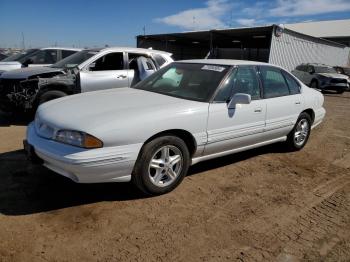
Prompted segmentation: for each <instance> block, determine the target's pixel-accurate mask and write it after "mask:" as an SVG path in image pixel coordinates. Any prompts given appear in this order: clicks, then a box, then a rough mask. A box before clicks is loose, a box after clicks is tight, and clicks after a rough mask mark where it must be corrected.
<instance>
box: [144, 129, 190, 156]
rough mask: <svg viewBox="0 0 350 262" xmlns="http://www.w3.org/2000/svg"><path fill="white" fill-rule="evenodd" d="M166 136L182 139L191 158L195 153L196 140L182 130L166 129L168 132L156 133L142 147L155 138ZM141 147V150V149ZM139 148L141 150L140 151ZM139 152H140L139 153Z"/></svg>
mask: <svg viewBox="0 0 350 262" xmlns="http://www.w3.org/2000/svg"><path fill="white" fill-rule="evenodd" d="M167 135H172V136H176V137H178V138H180V139H182V140H183V141H184V142H185V144H186V146H187V148H188V150H189V152H190V156H191V157H192V156H193V155H194V153H195V152H196V150H197V142H196V139H195V138H194V136H193V135H192V134H191V133H190V132H189V131H186V130H184V129H168V130H164V131H161V132H158V133H157V134H155V135H153V136H151V137H150V138H148V139H147V140H146V141H145V142H144V143H143V146H144V145H146V144H147V143H148V142H150V141H152V140H154V139H155V138H158V137H162V136H167ZM143 146H142V148H143ZM142 148H141V150H142ZM141 150H140V152H141Z"/></svg>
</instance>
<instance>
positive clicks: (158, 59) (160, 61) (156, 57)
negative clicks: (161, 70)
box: [153, 54, 166, 66]
mask: <svg viewBox="0 0 350 262" xmlns="http://www.w3.org/2000/svg"><path fill="white" fill-rule="evenodd" d="M153 57H154V60H156V62H157V64H158V66H162V65H164V64H165V63H166V60H165V59H164V57H163V56H161V55H158V54H154V55H153Z"/></svg>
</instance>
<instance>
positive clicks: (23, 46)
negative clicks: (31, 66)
mask: <svg viewBox="0 0 350 262" xmlns="http://www.w3.org/2000/svg"><path fill="white" fill-rule="evenodd" d="M22 48H23V50H24V49H26V45H25V42H24V34H23V32H22Z"/></svg>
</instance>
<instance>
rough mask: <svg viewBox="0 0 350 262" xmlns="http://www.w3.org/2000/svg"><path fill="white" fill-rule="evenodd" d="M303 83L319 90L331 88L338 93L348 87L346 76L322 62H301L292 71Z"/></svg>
mask: <svg viewBox="0 0 350 262" xmlns="http://www.w3.org/2000/svg"><path fill="white" fill-rule="evenodd" d="M292 73H293V75H295V76H296V77H297V78H299V79H300V80H301V81H302V82H303V83H304V84H306V85H308V86H310V87H312V88H316V89H321V90H333V91H336V92H337V93H338V94H342V93H344V91H345V90H346V89H348V77H347V76H345V75H341V74H339V73H338V72H337V71H336V70H335V69H334V68H333V67H331V66H327V65H323V64H301V65H299V66H297V67H296V68H295V70H293V71H292Z"/></svg>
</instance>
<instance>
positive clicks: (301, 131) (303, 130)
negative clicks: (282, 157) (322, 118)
mask: <svg viewBox="0 0 350 262" xmlns="http://www.w3.org/2000/svg"><path fill="white" fill-rule="evenodd" d="M311 125H312V121H311V117H310V115H309V114H307V113H305V112H303V113H301V114H300V116H299V118H298V120H297V122H296V124H295V126H294V128H293V130H292V131H291V132H290V133H289V135H288V137H287V146H288V147H289V149H290V150H291V151H298V150H301V149H302V148H303V147H304V146H305V145H306V143H307V141H308V140H309V137H310V132H311Z"/></svg>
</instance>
